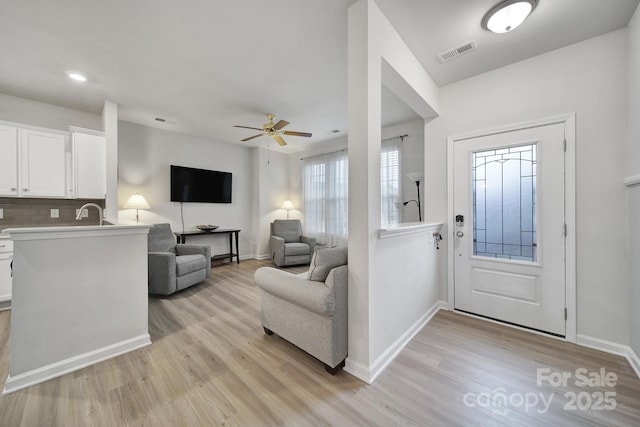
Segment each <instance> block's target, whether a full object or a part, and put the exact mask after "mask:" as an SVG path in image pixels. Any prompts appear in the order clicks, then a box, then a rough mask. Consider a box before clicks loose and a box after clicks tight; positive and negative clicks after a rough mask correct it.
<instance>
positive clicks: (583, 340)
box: [576, 334, 640, 378]
mask: <svg viewBox="0 0 640 427" xmlns="http://www.w3.org/2000/svg"><path fill="white" fill-rule="evenodd" d="M576 344H578V345H580V346H582V347H588V348H592V349H594V350H600V351H604V352H605V353H610V354H615V355H618V356H622V357H625V358H626V359H627V360H628V361H629V364H630V365H631V367H632V368H633V370H634V371H635V373H636V375H637V376H638V378H640V358H638V355H637V354H636V353H635V351H633V349H632V348H631V347H629V346H628V345H624V344H618V343H614V342H611V341H606V340H601V339H600V338H594V337H590V336H588V335H581V334H578V336H577V341H576Z"/></svg>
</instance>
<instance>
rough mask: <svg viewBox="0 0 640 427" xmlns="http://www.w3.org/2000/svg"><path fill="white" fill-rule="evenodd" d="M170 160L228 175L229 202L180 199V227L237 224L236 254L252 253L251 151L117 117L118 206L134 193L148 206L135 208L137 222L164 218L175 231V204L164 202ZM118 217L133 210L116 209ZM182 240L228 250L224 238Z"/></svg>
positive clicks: (126, 217)
mask: <svg viewBox="0 0 640 427" xmlns="http://www.w3.org/2000/svg"><path fill="white" fill-rule="evenodd" d="M172 164H174V165H179V166H188V167H195V168H200V169H212V170H219V171H224V172H231V173H232V174H233V188H232V203H230V204H224V203H223V204H220V203H184V227H185V230H189V229H195V226H196V225H197V224H216V225H220V227H221V228H239V229H241V230H242V231H241V232H240V256H241V257H243V256H244V257H252V256H253V249H254V245H255V241H254V230H253V219H252V215H253V211H252V208H253V188H252V184H253V179H254V178H253V174H254V170H253V167H252V166H253V162H252V154H251V149H250V148H248V147H242V146H239V145H234V144H227V143H220V142H214V141H209V140H206V139H203V138H199V137H194V136H189V135H183V134H178V133H173V132H168V131H163V130H160V129H155V128H150V127H146V126H140V125H137V124H133V123H129V122H124V121H120V122H119V123H118V167H119V181H118V206H122V205H123V204H124V203H125V202H126V200H127V199H128V198H129V196H131V195H132V194H134V193H136V192H138V193H140V194H142V195H143V196H144V197H145V198H146V200H147V201H148V202H149V205H150V206H151V209H150V210H147V211H140V219H141V222H144V223H149V224H155V223H161V222H168V223H170V224H171V228H172V229H173V231H181V230H182V224H181V219H180V203H177V202H171V201H170V165H172ZM119 221H120V222H121V223H127V222H134V221H135V210H132V209H127V210H120V212H119ZM187 241H188V242H190V243H197V244H209V245H211V247H212V253H213V254H216V253H227V252H229V247H228V242H227V239H225V238H224V237H220V236H210V237H209V236H198V237H192V238H191V239H188V240H187Z"/></svg>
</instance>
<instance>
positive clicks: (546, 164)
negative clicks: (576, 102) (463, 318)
mask: <svg viewBox="0 0 640 427" xmlns="http://www.w3.org/2000/svg"><path fill="white" fill-rule="evenodd" d="M564 130H565V127H564V124H563V123H556V124H550V125H543V126H537V127H530V128H525V129H520V130H514V131H509V132H501V133H496V134H490V135H485V136H479V137H473V138H469V139H462V140H456V141H455V143H454V148H453V153H454V156H453V157H454V158H453V165H454V172H453V192H454V194H453V210H454V213H455V217H456V218H455V219H456V222H455V223H454V225H453V227H452V229H453V233H454V264H455V266H454V274H455V277H454V307H455V309H457V310H461V311H465V312H469V313H474V314H478V315H481V316H485V317H488V318H492V319H497V320H501V321H505V322H509V323H513V324H516V325H520V326H524V327H527V328H532V329H536V330H540V331H544V332H550V333H553V334H557V335H561V336H564V335H565V333H566V328H565V324H566V320H565V316H566V314H565V307H566V295H565V291H566V289H565V286H566V285H565V233H566V231H565V162H564V157H565V148H564V145H565V144H564Z"/></svg>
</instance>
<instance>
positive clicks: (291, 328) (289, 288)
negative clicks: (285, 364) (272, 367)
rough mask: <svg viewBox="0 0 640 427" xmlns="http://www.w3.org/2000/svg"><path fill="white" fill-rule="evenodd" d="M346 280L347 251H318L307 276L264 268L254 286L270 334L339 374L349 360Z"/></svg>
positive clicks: (257, 272)
mask: <svg viewBox="0 0 640 427" xmlns="http://www.w3.org/2000/svg"><path fill="white" fill-rule="evenodd" d="M347 277H348V276H347V247H346V246H342V247H334V248H318V249H316V251H315V253H314V256H313V260H312V261H311V266H310V268H309V271H308V272H307V273H302V274H291V273H289V272H286V271H283V270H278V269H276V268H272V267H262V268H259V269H258V270H257V271H256V273H255V276H254V280H255V282H256V285H258V286H259V287H260V288H261V289H262V291H263V293H262V326H263V328H264V331H265V333H266V334H267V335H271V334H273V333H276V334H277V335H279V336H280V337H281V338H284V339H285V340H287V341H289V342H290V343H292V344H294V345H296V346H297V347H299V348H301V349H302V350H304V351H306V352H307V353H309V354H310V355H312V356H313V357H315V358H316V359H318V360H320V361H321V362H322V363H324V365H325V369H326V370H327V372H329V373H331V374H335V373H336V372H337V371H338V370H339V369H340V368H342V367H343V366H344V361H345V359H346V357H347V345H348V340H347V318H348V316H347V284H348V283H347V282H348V279H347Z"/></svg>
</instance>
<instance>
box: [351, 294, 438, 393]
mask: <svg viewBox="0 0 640 427" xmlns="http://www.w3.org/2000/svg"><path fill="white" fill-rule="evenodd" d="M447 307H448V305H447V303H446V302H444V301H438V302H436V303H435V304H434V305H433V306H432V307H431V308H429V310H427V312H426V313H424V314H423V315H422V316H420V318H419V319H418V320H417V321H416V322H415V323H414V324H413V325H411V327H409V329H407V330H406V331H405V332H404V333H403V334H402V335H401V336H400V337H399V338H398V339H397V340H396V341H395V342H394V343H393V344H391V345H390V346H389V347H388V348H387V349H386V350H385V351H384V352H383V353H382V354H381V355H380V356H379V357H378V358H377V359H376V360H375V361H374V362H373V363H372V364H371V365H370V366H368V367H367V366H364V365H362V364H360V363H357V362H354V361H351V360H349V358H347V360H346V362H345V368H344V369H345V371H347V372H348V373H350V374H351V375H353V376H355V377H356V378H359V379H361V380H362V381H364V382H366V383H367V384H372V383H373V382H374V381H375V380H376V378H377V377H378V375H380V374H381V373H382V372H383V371H384V370H385V368H386V367H387V366H389V364H390V363H391V362H392V361H393V359H395V358H396V357H397V356H398V354H400V352H401V351H402V349H403V348H405V347H406V345H407V344H408V343H409V342H410V341H411V339H412V338H413V337H414V336H416V334H417V333H418V332H420V330H421V329H422V328H423V327H424V326H425V325H426V324H427V323H429V321H430V320H431V318H433V316H435V314H436V313H437V312H438V311H439V310H446V309H447Z"/></svg>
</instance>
